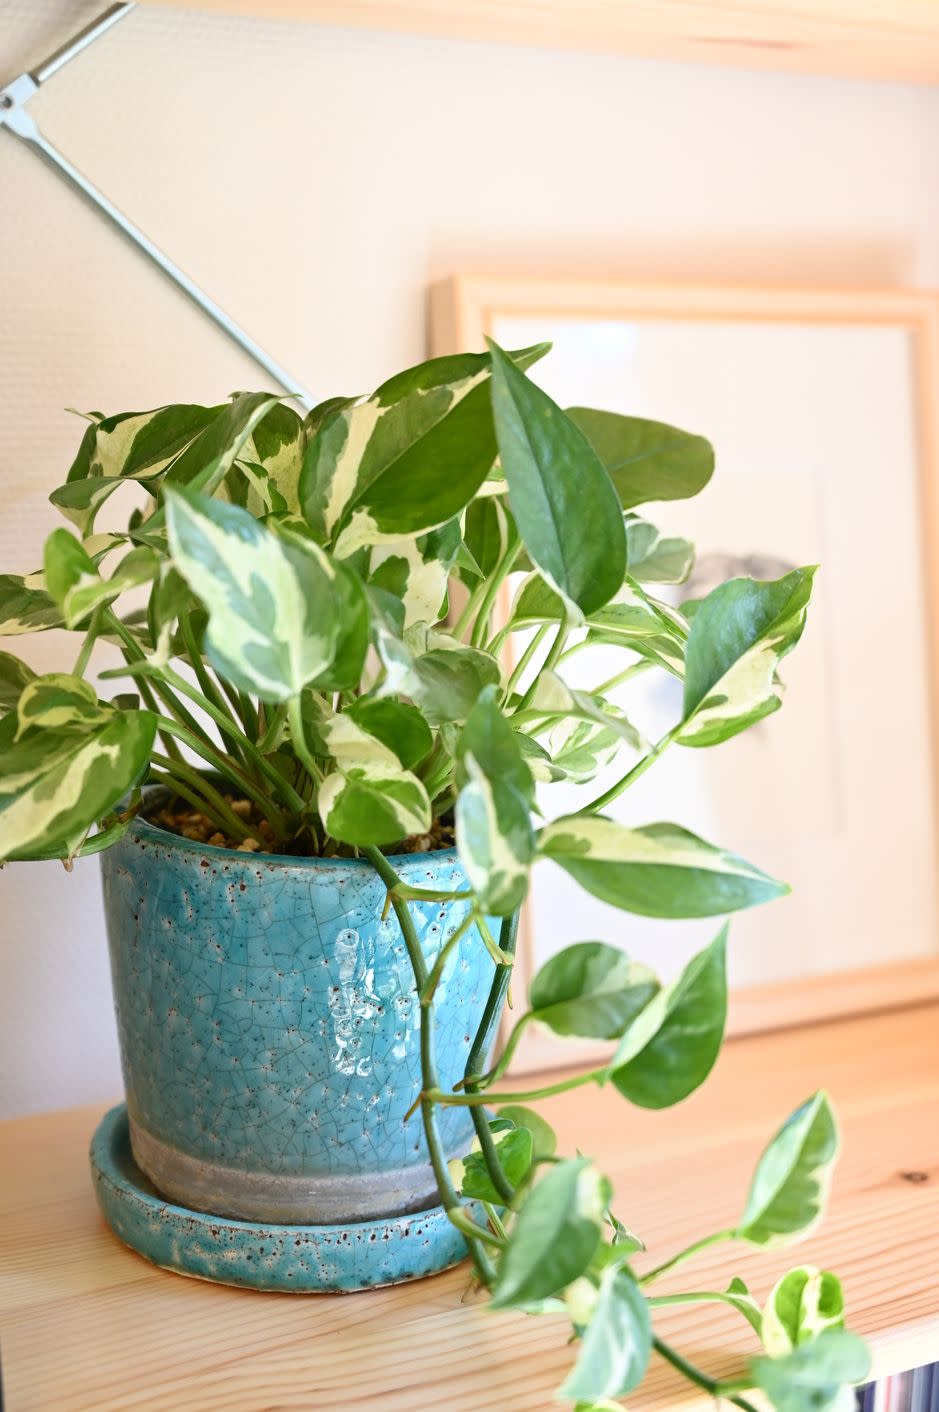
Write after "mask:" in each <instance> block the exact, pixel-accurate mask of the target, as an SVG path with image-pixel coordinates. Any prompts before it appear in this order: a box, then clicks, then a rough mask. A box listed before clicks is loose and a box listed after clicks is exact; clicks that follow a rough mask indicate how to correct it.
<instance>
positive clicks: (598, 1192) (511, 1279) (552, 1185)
mask: <svg viewBox="0 0 939 1412" xmlns="http://www.w3.org/2000/svg"><path fill="white" fill-rule="evenodd" d="M609 1198H610V1189H609V1183H608V1182H607V1181H606V1179H605V1178H604V1177H602V1176H601V1175H600V1173H599V1172H598V1171H597V1170H596V1168H595V1167H594V1166H593V1164H592V1163H591V1162H589V1161H588V1160H587V1159H586V1158H576V1159H575V1158H567V1159H566V1160H564V1161H563V1162H559V1163H557V1164H556V1165H555V1166H553V1167H552V1168H551V1170H550V1171H549V1172H548V1173H547V1175H546V1176H544V1177H543V1178H542V1180H541V1181H540V1182H538V1183H537V1185H536V1186H534V1187H533V1188H532V1190H531V1191H530V1192H529V1194H528V1196H527V1197H526V1199H525V1202H524V1204H523V1206H522V1208H521V1210H520V1211H519V1213H518V1216H517V1218H516V1221H515V1224H514V1226H513V1227H512V1232H511V1235H510V1238H509V1244H508V1246H507V1247H506V1249H505V1251H504V1253H503V1255H502V1258H501V1259H500V1261H499V1269H498V1273H497V1276H496V1283H495V1286H494V1287H493V1294H492V1301H491V1305H492V1308H494V1309H508V1308H512V1307H518V1306H525V1305H526V1304H532V1303H535V1302H537V1301H538V1300H541V1299H547V1298H548V1296H549V1295H552V1294H557V1293H558V1291H559V1290H563V1289H566V1287H567V1286H568V1285H569V1284H571V1283H572V1282H573V1281H574V1280H576V1279H578V1278H579V1276H580V1275H582V1274H583V1273H584V1271H585V1270H586V1269H587V1268H588V1266H589V1265H590V1262H591V1260H592V1259H593V1257H594V1254H595V1253H596V1250H597V1247H598V1246H599V1244H600V1240H601V1230H602V1225H603V1213H604V1211H605V1210H606V1207H607V1206H608V1205H609Z"/></svg>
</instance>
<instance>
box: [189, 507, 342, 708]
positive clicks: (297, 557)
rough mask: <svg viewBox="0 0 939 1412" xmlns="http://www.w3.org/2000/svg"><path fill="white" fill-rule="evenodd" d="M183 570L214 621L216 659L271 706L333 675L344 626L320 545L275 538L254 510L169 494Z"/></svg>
mask: <svg viewBox="0 0 939 1412" xmlns="http://www.w3.org/2000/svg"><path fill="white" fill-rule="evenodd" d="M166 505H167V514H168V529H169V543H170V551H171V554H172V558H173V563H174V564H175V566H176V568H177V569H178V570H179V572H180V573H181V574H182V576H183V578H184V579H185V580H186V581H187V583H188V584H189V586H190V587H191V588H192V590H193V592H194V593H195V594H196V595H197V597H198V598H200V599H201V601H202V602H203V603H204V604H205V607H206V609H207V611H208V614H209V625H208V629H207V632H206V651H207V653H208V656H209V658H210V660H211V661H212V662H213V664H214V665H215V666H216V667H217V669H218V670H219V672H221V674H222V676H224V677H225V678H226V680H228V681H230V682H231V683H232V684H233V685H234V686H237V687H238V688H240V689H241V690H243V691H250V692H254V693H255V694H256V695H257V696H259V697H260V698H261V700H262V701H287V700H289V699H290V698H291V697H293V696H296V695H298V693H299V692H300V691H301V690H302V688H303V687H304V686H306V684H307V683H308V682H310V681H312V680H314V679H315V678H316V677H318V676H320V675H321V674H323V673H325V672H326V671H327V670H328V669H329V667H330V666H331V665H332V663H333V662H334V660H335V657H336V651H337V647H338V642H339V636H340V631H341V627H342V624H341V623H340V621H339V616H338V609H337V601H336V580H337V575H336V569H335V566H334V565H333V564H332V563H331V562H330V560H329V559H328V558H327V556H326V555H325V554H324V553H323V551H322V550H321V549H320V548H319V547H318V546H317V545H316V544H314V543H313V542H312V541H311V540H304V539H300V538H299V537H294V536H290V537H288V536H286V535H285V534H283V533H280V534H275V533H273V532H272V531H271V530H269V529H267V528H265V527H264V526H263V525H261V524H259V523H258V521H257V520H255V519H254V518H253V517H252V516H251V515H249V514H248V512H247V511H246V510H242V509H241V508H240V506H237V505H226V504H223V503H222V502H221V501H218V500H212V499H209V498H208V497H206V496H201V495H194V494H193V493H192V492H190V491H180V490H176V491H167V493H166Z"/></svg>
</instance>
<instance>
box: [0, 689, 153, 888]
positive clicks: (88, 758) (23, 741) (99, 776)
mask: <svg viewBox="0 0 939 1412" xmlns="http://www.w3.org/2000/svg"><path fill="white" fill-rule="evenodd" d="M64 680H65V679H63V678H55V679H54V684H53V688H52V690H51V691H49V692H48V696H47V698H46V705H47V710H46V712H43V711H41V710H40V709H38V708H39V706H40V693H42V692H44V691H45V686H44V679H43V678H41V677H39V678H37V679H36V681H35V682H33V683H30V686H29V687H28V688H27V691H28V692H29V693H30V694H31V700H30V701H27V702H25V703H24V701H23V699H22V698H21V700H20V706H19V712H20V715H17V714H14V713H11V714H10V715H7V716H5V717H4V718H3V720H2V721H0V860H4V861H10V860H13V859H23V858H32V857H37V856H42V857H49V856H60V857H68V856H70V855H71V854H72V853H74V851H75V849H76V848H77V847H78V846H79V844H80V843H81V842H82V840H83V838H84V837H85V835H86V834H87V833H88V831H89V830H90V829H91V827H92V826H93V825H94V824H95V823H97V822H99V821H100V820H101V819H103V818H104V817H105V816H106V815H107V814H108V812H109V811H110V810H111V809H113V808H114V806H115V805H116V804H117V803H118V801H119V800H120V799H122V798H123V796H124V795H125V794H126V793H127V791H128V790H129V789H131V788H132V787H133V786H134V785H135V784H137V783H139V781H140V779H141V778H142V776H143V775H144V773H145V772H146V769H147V765H148V762H149V758H150V751H151V749H152V747H153V740H154V734H155V731H156V717H155V716H152V715H151V714H150V713H149V712H147V711H115V710H112V709H109V708H108V707H106V706H103V705H99V706H98V708H97V709H96V710H93V711H92V710H89V711H88V712H87V715H85V716H83V715H82V711H81V701H82V699H83V698H82V688H84V686H85V684H84V683H82V682H80V681H78V679H77V678H73V679H72V681H73V682H76V683H77V684H76V686H75V695H74V698H73V701H72V703H71V705H69V704H68V703H66V701H65V700H64V696H65V693H64V691H63V690H62V689H61V688H62V683H63V681H64ZM92 699H93V693H92ZM85 700H87V698H85ZM27 716H28V720H26V719H25V718H26V717H27ZM66 717H67V718H68V719H67V720H66ZM24 720H25V724H24Z"/></svg>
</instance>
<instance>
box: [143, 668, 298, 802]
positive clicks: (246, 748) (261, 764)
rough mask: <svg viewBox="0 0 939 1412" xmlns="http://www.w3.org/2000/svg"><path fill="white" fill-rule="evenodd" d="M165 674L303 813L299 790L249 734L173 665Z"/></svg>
mask: <svg viewBox="0 0 939 1412" xmlns="http://www.w3.org/2000/svg"><path fill="white" fill-rule="evenodd" d="M164 675H165V677H166V680H167V681H169V682H170V683H171V684H172V685H173V686H174V687H175V688H176V690H177V691H179V692H181V693H182V694H183V696H188V697H189V699H190V701H194V702H195V703H196V705H198V706H200V707H201V708H202V710H203V711H204V712H205V713H206V715H207V716H209V717H210V718H211V719H212V720H213V721H214V722H215V724H216V725H217V726H218V728H219V730H220V731H221V732H222V734H223V735H225V736H227V737H228V738H229V739H230V740H233V741H234V743H235V744H236V745H238V746H240V748H241V750H242V751H243V753H244V754H245V755H246V756H247V757H248V758H249V759H250V760H252V761H253V762H254V764H255V765H257V767H258V769H259V770H260V771H261V774H262V775H263V776H264V778H265V779H266V780H267V782H268V783H269V784H270V785H271V786H272V788H273V789H274V790H275V791H276V792H277V793H278V794H281V795H282V796H283V797H284V799H285V800H286V802H287V803H288V805H289V807H290V808H291V809H293V810H294V811H295V812H296V813H301V812H302V811H303V810H304V808H305V807H306V806H305V805H304V802H303V800H302V799H301V798H300V796H299V794H298V793H297V791H296V790H295V789H294V788H293V786H292V785H291V784H290V783H289V781H287V780H286V779H285V778H284V776H283V775H282V774H281V773H280V772H279V771H278V770H275V769H274V768H273V766H272V765H270V764H269V763H268V762H267V760H265V758H264V756H263V755H262V754H261V753H260V751H259V750H258V748H257V746H256V745H255V744H254V742H253V741H251V740H248V738H247V736H246V735H244V733H243V732H242V731H241V730H239V728H238V727H237V726H236V725H235V723H234V721H233V720H232V719H231V717H230V716H229V715H227V713H226V712H224V711H219V710H217V709H216V708H215V707H214V706H213V705H212V703H211V701H207V700H206V698H205V697H204V696H202V694H201V693H200V692H198V691H197V690H196V688H195V687H194V686H190V685H189V683H188V682H187V681H186V680H185V679H184V678H183V677H181V676H180V675H179V674H178V673H177V672H174V671H173V669H172V668H171V667H166V668H164Z"/></svg>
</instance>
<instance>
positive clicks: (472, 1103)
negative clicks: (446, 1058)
mask: <svg viewBox="0 0 939 1412" xmlns="http://www.w3.org/2000/svg"><path fill="white" fill-rule="evenodd" d="M605 1072H606V1071H605V1070H604V1069H590V1070H589V1071H588V1072H587V1073H586V1074H574V1075H573V1076H572V1077H571V1078H569V1079H562V1080H560V1082H558V1083H556V1084H549V1085H548V1087H547V1088H531V1089H526V1090H525V1091H523V1092H520V1093H488V1092H486V1093H444V1092H443V1091H442V1090H441V1089H439V1088H435V1089H432V1090H431V1093H430V1097H431V1098H432V1099H433V1101H434V1102H435V1103H442V1104H444V1105H445V1106H449V1107H456V1108H473V1107H477V1106H479V1105H480V1104H483V1103H491V1104H493V1106H495V1107H498V1105H499V1104H500V1103H537V1102H538V1100H539V1099H541V1098H553V1097H554V1095H555V1094H556V1093H567V1091H568V1089H571V1088H581V1087H582V1086H583V1085H584V1084H589V1083H597V1082H598V1081H599V1080H600V1078H601V1077H602V1075H603V1074H604V1073H605Z"/></svg>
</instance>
